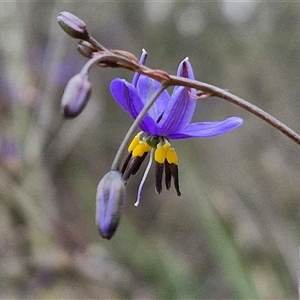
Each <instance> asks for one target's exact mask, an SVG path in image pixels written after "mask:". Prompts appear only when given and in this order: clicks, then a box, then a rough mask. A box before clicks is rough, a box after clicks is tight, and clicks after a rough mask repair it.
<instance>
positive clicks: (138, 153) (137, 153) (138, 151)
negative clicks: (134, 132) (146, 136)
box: [132, 141, 151, 157]
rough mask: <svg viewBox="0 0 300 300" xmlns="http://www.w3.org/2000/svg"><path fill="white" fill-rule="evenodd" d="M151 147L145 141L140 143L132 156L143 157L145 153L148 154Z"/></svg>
mask: <svg viewBox="0 0 300 300" xmlns="http://www.w3.org/2000/svg"><path fill="white" fill-rule="evenodd" d="M150 149H151V147H150V146H149V145H148V144H147V143H146V142H144V141H140V142H139V144H138V145H137V146H136V147H135V148H134V149H133V151H132V156H133V157H135V156H139V157H142V156H143V154H144V153H145V152H148V151H149V150H150Z"/></svg>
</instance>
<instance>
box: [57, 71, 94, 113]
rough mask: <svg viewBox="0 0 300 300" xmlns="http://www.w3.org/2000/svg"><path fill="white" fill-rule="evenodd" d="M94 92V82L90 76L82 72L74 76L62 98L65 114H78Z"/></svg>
mask: <svg viewBox="0 0 300 300" xmlns="http://www.w3.org/2000/svg"><path fill="white" fill-rule="evenodd" d="M91 93H92V84H91V82H90V81H89V80H88V76H83V75H81V74H80V73H79V74H77V75H75V76H73V77H72V78H71V79H70V80H69V82H68V84H67V86H66V88H65V91H64V94H63V96H62V100H61V106H62V108H63V112H64V116H65V117H66V118H74V117H76V116H78V115H79V114H80V113H81V112H82V111H83V109H84V108H85V106H86V104H87V102H88V100H89V99H90V96H91Z"/></svg>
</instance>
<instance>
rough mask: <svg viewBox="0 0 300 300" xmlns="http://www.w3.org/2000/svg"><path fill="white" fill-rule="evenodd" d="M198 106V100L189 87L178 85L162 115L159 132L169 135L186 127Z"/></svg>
mask: <svg viewBox="0 0 300 300" xmlns="http://www.w3.org/2000/svg"><path fill="white" fill-rule="evenodd" d="M195 107H196V100H195V99H193V98H192V97H190V94H189V88H186V87H182V86H181V87H178V88H177V89H176V90H174V92H173V94H172V96H171V101H170V102H169V105H168V106H167V108H166V110H165V112H164V115H163V117H162V120H161V122H160V123H159V125H160V128H161V129H160V132H159V134H160V135H162V136H168V135H169V134H171V133H173V132H178V131H180V130H181V129H183V128H185V127H186V126H187V125H188V124H189V123H190V121H191V119H192V116H193V114H194V110H195Z"/></svg>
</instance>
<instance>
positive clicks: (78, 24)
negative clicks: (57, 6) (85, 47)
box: [57, 11, 89, 40]
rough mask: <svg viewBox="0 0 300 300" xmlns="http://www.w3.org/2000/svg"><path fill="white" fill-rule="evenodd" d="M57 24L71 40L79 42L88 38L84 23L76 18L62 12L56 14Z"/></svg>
mask: <svg viewBox="0 0 300 300" xmlns="http://www.w3.org/2000/svg"><path fill="white" fill-rule="evenodd" d="M57 22H58V24H59V25H60V27H61V28H62V29H63V30H64V32H65V33H67V34H68V35H69V36H71V37H72V38H75V39H80V40H87V39H88V38H89V34H88V32H87V30H86V25H85V23H84V22H83V21H82V20H81V19H79V18H78V17H77V16H75V15H73V14H71V13H69V12H67V11H63V12H61V13H59V14H58V16H57Z"/></svg>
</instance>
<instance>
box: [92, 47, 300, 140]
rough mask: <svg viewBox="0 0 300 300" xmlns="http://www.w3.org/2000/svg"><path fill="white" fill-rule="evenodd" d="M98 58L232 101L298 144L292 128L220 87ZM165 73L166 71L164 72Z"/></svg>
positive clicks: (113, 57)
mask: <svg viewBox="0 0 300 300" xmlns="http://www.w3.org/2000/svg"><path fill="white" fill-rule="evenodd" d="M98 59H99V60H96V59H95V61H94V62H93V63H91V65H92V64H94V63H95V62H99V61H100V60H103V61H105V62H108V61H111V62H113V63H119V66H120V67H124V68H126V69H130V70H132V71H134V72H138V73H140V74H143V75H146V76H148V77H150V78H153V79H155V80H157V81H159V82H160V83H162V84H165V85H166V86H176V85H177V86H186V87H191V88H195V89H197V90H200V91H203V92H205V93H206V94H207V95H209V96H216V97H219V98H221V99H223V100H225V101H228V102H230V103H233V104H235V105H237V106H239V107H241V108H243V109H245V110H247V111H248V112H250V113H251V114H253V115H255V116H257V117H258V118H260V119H262V120H263V121H265V122H267V123H269V124H270V125H271V126H273V127H274V128H276V129H277V130H279V131H281V132H282V133H283V134H284V135H286V136H287V137H288V138H290V139H291V140H293V141H294V142H296V143H297V144H298V145H300V135H299V134H297V133H296V132H295V131H294V130H292V129H291V128H290V127H288V126H287V125H285V124H284V123H282V122H281V121H279V120H278V119H276V118H275V117H274V116H272V115H271V114H269V113H267V112H266V111H264V110H263V109H261V108H259V107H257V106H256V105H254V104H252V103H250V102H248V101H246V100H244V99H242V98H240V97H238V96H236V95H234V94H232V93H230V92H228V91H226V90H224V89H221V88H218V87H216V86H214V85H211V84H208V83H204V82H200V81H197V80H193V79H188V78H184V77H178V76H174V75H168V76H169V78H168V79H167V78H166V76H163V75H161V73H160V72H157V70H153V69H150V68H149V67H147V66H144V65H140V64H138V63H135V62H133V61H131V60H130V59H129V58H126V57H125V56H120V55H117V54H114V53H112V52H110V53H108V54H105V55H103V56H102V57H101V58H100V57H99V58H98ZM165 74H167V73H165Z"/></svg>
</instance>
